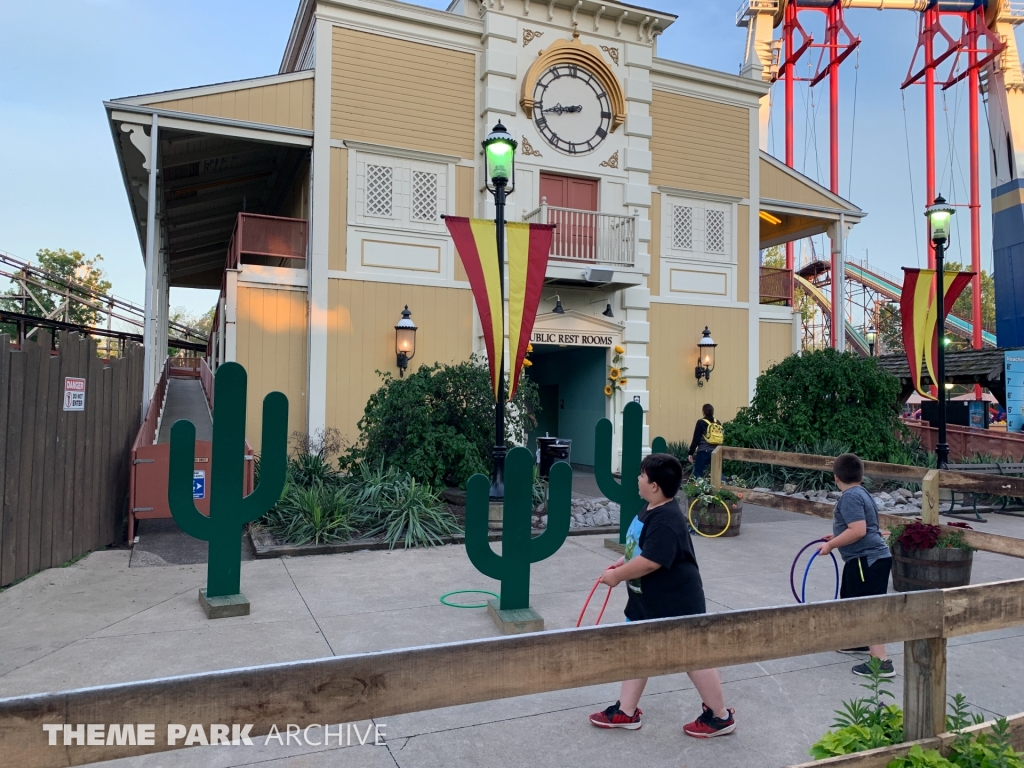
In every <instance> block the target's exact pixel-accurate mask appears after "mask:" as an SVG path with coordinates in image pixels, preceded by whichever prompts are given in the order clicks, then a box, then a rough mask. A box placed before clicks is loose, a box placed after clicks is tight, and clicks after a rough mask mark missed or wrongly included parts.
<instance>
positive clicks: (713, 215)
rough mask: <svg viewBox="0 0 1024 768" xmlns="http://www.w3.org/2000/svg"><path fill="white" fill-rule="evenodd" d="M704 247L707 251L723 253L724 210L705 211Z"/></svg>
mask: <svg viewBox="0 0 1024 768" xmlns="http://www.w3.org/2000/svg"><path fill="white" fill-rule="evenodd" d="M706 215H707V219H706V221H705V225H704V247H705V250H707V251H708V252H709V253H725V211H715V210H708V211H706Z"/></svg>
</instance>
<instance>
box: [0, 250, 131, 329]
mask: <svg viewBox="0 0 1024 768" xmlns="http://www.w3.org/2000/svg"><path fill="white" fill-rule="evenodd" d="M36 261H37V262H38V264H39V267H40V269H42V270H44V271H45V272H47V273H48V275H42V274H38V273H34V275H33V277H34V278H35V279H36V280H37V281H38V282H40V283H43V285H45V286H46V287H45V288H43V287H40V286H37V285H29V286H28V288H29V290H30V291H31V293H32V297H34V298H32V297H27V298H26V299H21V298H12V297H14V296H22V290H21V286H20V285H19V284H18V283H17V282H15V281H11V282H12V285H11V288H10V289H9V290H8V291H7V293H6V294H5V295H4V296H3V297H0V304H2V305H3V307H4V308H5V309H8V310H10V311H13V312H24V313H25V314H29V315H34V316H36V317H43V316H44V315H54V312H55V311H56V310H57V308H58V307H59V306H61V305H62V304H63V303H64V301H65V300H66V297H67V295H68V294H70V295H71V296H72V297H74V296H78V297H80V298H83V299H88V300H90V301H93V300H92V299H91V298H90V291H93V292H96V293H101V294H105V293H109V292H110V289H111V288H112V287H113V286H112V285H111V283H110V281H109V280H107V279H106V274H105V273H104V271H103V269H102V268H101V267H100V266H99V263H100V262H101V261H103V257H102V256H100V255H99V254H97V255H96V256H94V257H93V258H91V259H90V258H87V257H86V255H85V254H84V253H82V252H81V251H65V250H64V249H63V248H59V249H57V250H56V251H52V250H50V249H48V248H43V249H41V250H40V251H39V252H37V253H36ZM49 275H52V276H54V277H55V278H58V279H51V277H50V276H49ZM93 303H95V301H93ZM67 314H68V320H69V322H72V323H77V324H79V325H95V324H96V323H97V322H98V321H99V318H100V311H99V310H97V309H94V308H92V307H90V306H87V305H85V304H82V303H80V302H76V301H74V299H71V301H70V302H69V305H68V313H67ZM55 317H56V318H57V319H59V320H63V319H64V313H63V312H60V313H58V314H57V315H55Z"/></svg>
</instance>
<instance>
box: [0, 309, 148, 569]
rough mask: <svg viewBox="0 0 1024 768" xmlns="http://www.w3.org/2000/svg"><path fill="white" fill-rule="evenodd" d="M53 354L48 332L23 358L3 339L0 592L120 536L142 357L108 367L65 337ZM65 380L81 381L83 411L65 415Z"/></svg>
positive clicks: (133, 354)
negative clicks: (83, 400) (8, 586)
mask: <svg viewBox="0 0 1024 768" xmlns="http://www.w3.org/2000/svg"><path fill="white" fill-rule="evenodd" d="M52 347H53V344H52V339H51V337H50V335H49V334H48V333H47V332H46V331H44V330H42V329H40V330H39V332H38V334H37V339H36V341H34V342H33V341H31V340H29V341H26V342H25V343H24V344H23V345H22V348H21V349H20V350H14V349H12V348H11V346H10V344H9V340H8V337H7V336H6V335H0V586H3V585H6V584H10V583H11V582H13V581H16V580H18V579H20V578H22V577H24V576H27V575H28V574H30V573H34V572H36V571H39V570H42V569H43V568H50V567H52V566H55V565H60V564H61V563H63V562H65V561H67V560H70V559H71V558H73V557H76V556H78V555H80V554H82V553H84V552H88V551H90V550H94V549H98V548H100V547H103V546H105V545H107V544H110V543H112V542H114V541H115V540H116V539H118V538H119V537H120V536H121V534H122V530H121V527H120V523H121V522H122V520H123V519H124V512H125V503H126V501H127V497H128V464H127V461H126V455H127V451H128V449H129V447H130V446H131V441H132V438H133V437H134V436H135V433H136V431H137V430H138V427H139V419H140V414H139V403H140V402H141V400H142V348H141V347H140V346H138V345H137V344H129V345H128V347H127V348H126V350H125V356H124V357H121V358H117V359H115V360H111V361H109V362H107V363H105V362H104V361H103V360H101V359H100V358H99V357H98V356H97V354H96V342H95V341H94V340H92V339H84V338H82V337H81V336H79V335H78V334H77V333H66V332H63V331H62V332H60V334H59V335H58V337H57V344H56V354H54V353H53V351H52ZM68 377H72V378H79V379H84V380H85V409H84V410H81V411H74V410H64V389H65V379H66V378H68Z"/></svg>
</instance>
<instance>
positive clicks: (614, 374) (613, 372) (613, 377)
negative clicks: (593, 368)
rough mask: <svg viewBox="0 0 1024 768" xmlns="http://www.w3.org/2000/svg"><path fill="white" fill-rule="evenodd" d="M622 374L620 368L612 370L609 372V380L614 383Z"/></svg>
mask: <svg viewBox="0 0 1024 768" xmlns="http://www.w3.org/2000/svg"><path fill="white" fill-rule="evenodd" d="M621 373H622V371H620V370H619V369H618V368H612V369H611V370H610V371H608V378H609V379H611V380H612V381H615V380H616V379H617V378H619V375H620V374H621Z"/></svg>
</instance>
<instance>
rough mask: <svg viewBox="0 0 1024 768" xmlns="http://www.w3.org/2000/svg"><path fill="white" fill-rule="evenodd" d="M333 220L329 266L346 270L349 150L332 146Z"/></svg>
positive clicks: (328, 256)
mask: <svg viewBox="0 0 1024 768" xmlns="http://www.w3.org/2000/svg"><path fill="white" fill-rule="evenodd" d="M330 218H331V221H330V236H329V237H330V239H329V243H328V247H327V267H328V269H337V270H341V271H344V270H345V268H346V260H347V253H348V150H347V149H341V148H338V147H332V148H331V217H330Z"/></svg>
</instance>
